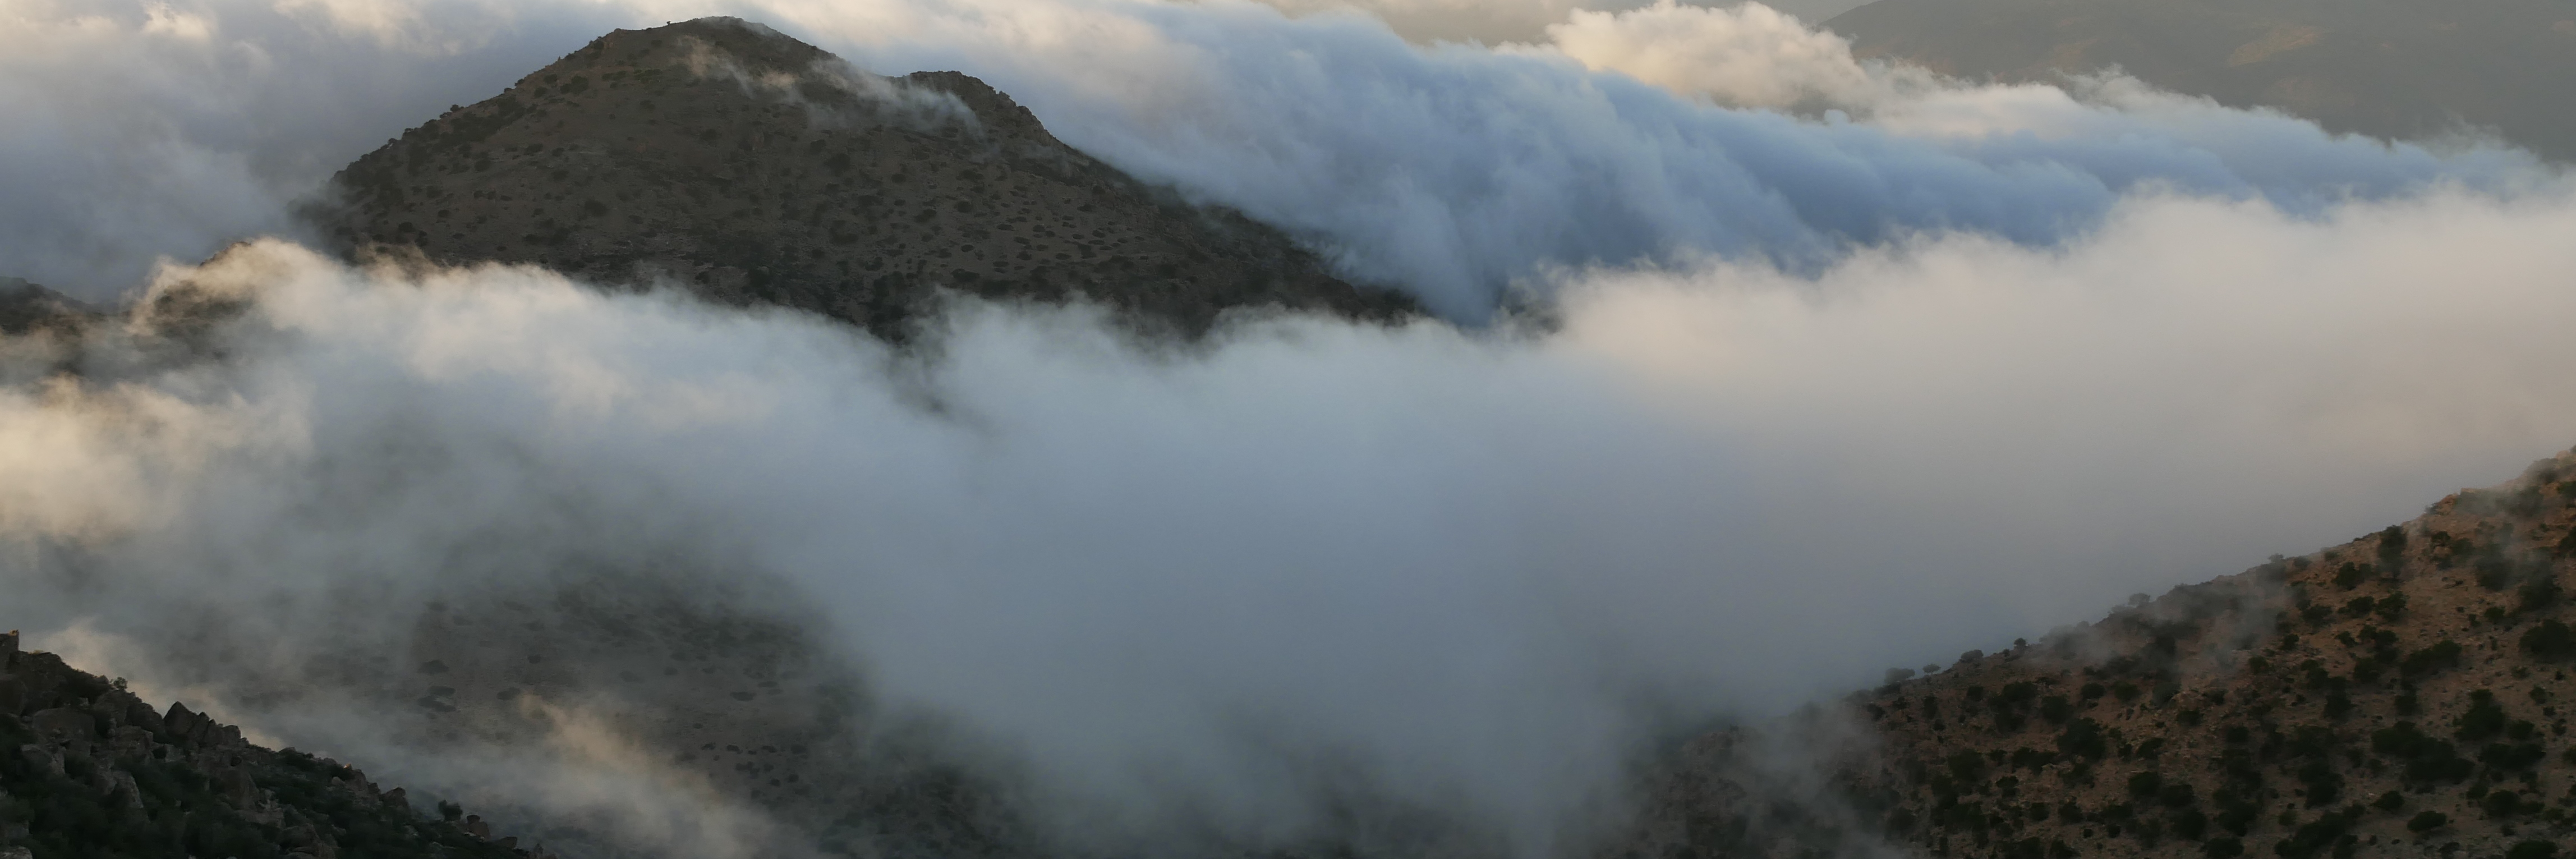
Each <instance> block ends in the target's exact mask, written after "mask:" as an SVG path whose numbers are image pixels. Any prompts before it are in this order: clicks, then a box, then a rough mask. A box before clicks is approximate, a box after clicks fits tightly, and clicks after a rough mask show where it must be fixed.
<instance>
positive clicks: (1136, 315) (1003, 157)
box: [313, 18, 1413, 336]
mask: <svg viewBox="0 0 2576 859" xmlns="http://www.w3.org/2000/svg"><path fill="white" fill-rule="evenodd" d="M334 184H335V188H336V199H335V201H334V202H332V203H329V204H325V205H323V206H321V207H318V208H317V210H316V211H315V212H314V213H313V214H314V217H315V218H316V219H317V220H318V221H319V222H320V224H321V226H322V229H323V231H324V232H325V233H327V234H328V235H330V236H331V237H333V238H334V239H335V240H336V241H338V242H340V243H342V244H343V245H344V249H345V250H349V251H356V252H367V251H370V250H373V251H376V252H383V251H387V250H391V251H394V252H396V253H407V252H409V251H417V252H418V253H419V254H421V255H424V256H425V257H426V258H427V259H429V260H431V261H435V262H441V263H473V262H484V261H499V262H512V263H534V264H539V265H544V266H547V267H549V268H552V269H555V270H558V271H563V272H566V273H570V274H573V275H576V276H579V277H582V278H584V279H587V280H591V281H594V282H601V283H646V282H650V281H652V280H653V279H655V278H663V279H667V280H669V281H672V282H676V283H680V284H684V285H686V286H687V287H689V288H690V289H692V290H693V291H695V292H696V293H697V294H699V295H701V296H704V297H706V298H709V299H712V300H716V301H719V302H723V303H729V304H736V305H749V304H775V305H783V306H787V307H793V308H799V309H803V310H808V311H813V312H817V313H821V314H825V315H827V316H832V317H836V318H839V319H843V320H847V321H850V322H854V323H858V324H860V325H863V326H865V327H867V328H869V329H870V330H872V331H875V332H878V333H880V334H884V335H898V336H899V335H901V334H902V333H903V332H904V331H905V330H907V329H906V322H907V321H908V320H912V319H917V318H919V317H920V316H921V314H922V313H923V312H924V311H925V310H926V309H927V308H928V307H929V305H930V302H931V301H932V299H933V297H934V296H935V295H936V294H937V292H938V290H940V289H943V288H944V289H947V290H953V291H957V292H962V293H969V294H973V295H979V296H983V297H986V298H991V299H996V300H1004V301H1017V300H1039V301H1049V302H1054V301H1063V300H1066V299H1069V298H1072V297H1075V296H1081V297H1085V298H1088V299H1089V300H1092V301H1096V302H1100V303H1102V304H1106V305H1108V306H1110V307H1112V308H1115V309H1117V310H1119V311H1121V312H1122V313H1123V315H1125V316H1126V317H1128V318H1129V319H1130V320H1131V321H1142V322H1146V323H1148V324H1149V326H1150V327H1159V328H1167V329H1177V330H1179V331H1182V332H1185V333H1186V332H1195V331H1203V330H1205V329H1206V328H1207V327H1208V326H1210V325H1211V324H1213V323H1214V321H1215V320H1216V318H1217V316H1218V315H1219V314H1221V313H1224V312H1226V311H1228V310H1234V309H1257V308H1265V307H1275V308H1286V309H1294V310H1311V311H1324V312H1330V313H1335V314H1340V315H1343V316H1347V317H1353V318H1362V319H1394V318H1397V317H1400V316H1403V315H1405V314H1407V313H1408V312H1409V311H1410V310H1411V309H1412V307H1413V305H1412V304H1411V303H1410V302H1409V301H1407V300H1406V299H1404V298H1402V297H1400V296H1398V295H1395V294H1393V293H1388V292H1382V291H1377V290H1369V289H1362V288H1359V287H1355V286H1353V285H1351V284H1349V283H1345V282H1343V281H1341V280H1339V279H1337V278H1335V277H1334V276H1333V275H1332V274H1330V273H1329V272H1327V271H1326V270H1325V268H1324V267H1323V265H1322V264H1321V263H1320V262H1319V261H1318V259H1317V258H1316V257H1315V256H1314V255H1313V254H1311V253H1308V252H1307V251H1305V250H1303V249H1301V248H1299V247H1298V246H1297V245H1296V244H1295V243H1294V242H1292V241H1291V240H1290V239H1289V238H1288V237H1287V236H1286V235H1284V234H1282V233H1280V232H1279V231H1278V230H1276V229H1273V228H1270V227H1268V226H1264V225H1262V224H1259V223H1256V222H1253V221H1251V220H1249V219H1247V218H1244V217H1243V216H1241V215H1239V214H1236V213H1233V212H1230V211H1226V210H1222V209H1216V208H1211V207H1205V206H1195V205H1191V204H1189V203H1187V202H1185V201H1183V200H1182V199H1180V198H1179V197H1178V196H1176V195H1175V194H1173V193H1172V192H1170V191H1168V190H1166V189H1160V188H1155V187H1150V186H1148V185H1146V184H1145V183H1142V182H1139V181H1137V180H1135V179H1133V178H1131V177H1129V176H1127V175H1125V174H1123V173H1121V172H1119V171H1118V170H1116V169H1114V168H1111V167H1109V166H1107V165H1105V164H1103V163H1101V162H1100V161H1098V160H1096V159H1093V158H1091V157H1089V156H1087V155H1084V154H1082V153H1081V152H1078V151H1075V150H1074V149H1073V148H1071V147H1069V146H1066V145H1065V144H1064V143H1062V142H1060V141H1058V140H1056V139H1055V137H1054V136H1053V135H1051V134H1049V133H1048V132H1047V130H1046V128H1045V127H1044V126H1042V125H1040V124H1039V122H1038V120H1037V118H1036V117H1035V116H1034V115H1032V114H1030V113H1029V111H1028V110H1027V109H1025V108H1023V107H1021V106H1019V105H1018V104H1017V103H1015V102H1013V101H1012V100H1011V98H1010V97H1009V96H1007V95H1004V94H1002V93H1000V92H997V91H995V90H994V89H993V88H992V87H989V86H986V85H985V84H984V83H983V82H981V81H978V80H976V79H974V78H971V77H967V76H965V75H962V74H957V73H954V72H931V73H919V74H913V75H910V76H906V77H901V78H888V77H880V76H877V75H873V74H868V73H866V72H862V71H858V70H856V69H854V68H852V67H850V66H849V65H848V64H846V63H843V62H841V61H840V60H838V59H835V58H834V57H832V56H831V55H830V54H828V53H825V52H824V51H822V50H820V49H817V48H815V47H813V46H810V45H806V44H804V43H802V42H798V41H796V40H794V39H790V38H788V37H786V36H783V35H780V34H778V33H777V32H775V31H772V30H769V29H767V28H765V27H762V26H759V25H757V24H751V23H747V22H743V21H739V20H735V19H729V18H709V19H702V20H697V21H690V22H686V23H680V24H673V25H670V26H665V27H658V28H654V29H649V30H620V31H617V32H615V33H611V34H610V35H608V36H605V37H602V38H600V39H598V40H597V41H594V42H592V43H591V44H590V45H588V46H587V47H584V48H582V49H580V50H577V51H574V52H572V53H571V54H570V55H568V56H566V57H564V58H563V59H561V60H559V61H557V62H555V63H554V64H553V65H550V66H547V67H546V68H544V69H542V70H539V71H538V72H536V73H535V74H531V75H529V76H527V77H526V78H524V79H522V80H520V81H519V82H518V84H517V85H516V86H513V87H511V88H510V89H509V90H508V91H506V92H503V93H502V94H500V95H498V96H495V97H493V98H491V99H489V100H486V101H483V102H481V103H479V104H475V105H472V106H470V107H459V108H454V109H452V110H450V111H448V112H447V113H446V114H445V115H442V116H440V117H439V118H438V119H436V120H435V121H432V122H429V123H428V124H425V125H422V126H420V127H418V128H414V129H411V130H410V131H408V132H405V133H404V134H403V136H402V137H401V138H400V139H397V140H392V141H389V142H387V143H386V144H385V145H384V147H382V148H380V149H377V150H376V151H374V152H371V153H368V154H367V155H366V156H364V157H361V158H359V159H358V160H357V162H356V163H354V164H351V165H350V166H349V167H348V168H347V169H346V170H343V171H342V172H341V173H340V174H339V175H338V177H337V178H336V181H335V183H334Z"/></svg>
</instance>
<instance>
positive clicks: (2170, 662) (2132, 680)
mask: <svg viewBox="0 0 2576 859" xmlns="http://www.w3.org/2000/svg"><path fill="white" fill-rule="evenodd" d="M2571 555H2576V453H2571V454H2562V455H2560V456H2559V457H2557V458H2554V459H2551V460H2544V461H2542V462H2541V463H2539V464H2537V465H2534V466H2533V467H2532V469H2531V470H2530V471H2529V472H2527V473H2526V474H2525V475H2524V476H2523V477H2522V478H2521V479H2519V480H2517V481H2514V482H2512V483H2508V484H2506V485H2504V486H2500V487H2497V488H2494V489H2489V490H2484V491H2466V492H2462V493H2460V494H2458V495H2455V496H2452V497H2450V498H2446V499H2443V500H2442V501H2441V502H2440V503H2438V504H2435V505H2434V506H2433V507H2432V509H2431V510H2430V512H2428V513H2427V514H2426V515H2425V516H2423V517H2422V518H2419V519H2416V520H2415V521H2412V522H2408V523H2406V524H2404V525H2400V526H2395V527H2392V528H2389V529H2387V530H2385V531H2382V532H2378V533H2375V534H2372V535H2369V536H2367V537H2364V538H2362V539H2359V540H2355V541H2352V542H2350V543H2346V544H2344V545H2341V546H2336V547H2333V548H2330V549H2326V550H2324V551H2321V552H2317V553H2315V554H2311V555H2307V556H2304V557H2299V558H2287V559H2278V560H2275V561H2273V562H2271V563H2268V564H2265V565H2263V566H2261V567H2257V568H2255V569H2253V570H2250V571H2248V572H2245V573H2242V574H2239V575H2235V576H2228V577H2225V578H2221V579H2218V580H2215V581H2212V582H2208V583H2205V584H2200V585H2193V586H2188V587H2182V588H2176V589H2174V590H2173V591H2172V592H2171V593H2168V594H2166V595H2165V596H2164V597H2162V598H2160V599H2155V600H2148V599H2146V598H2145V597H2144V596H2139V597H2134V598H2132V600H2131V602H2132V605H2131V606H2130V607H2128V608H2124V609H2121V610H2119V611H2115V612H2113V613H2112V614H2111V615H2110V616H2109V617H2108V618H2106V619H2104V620H2103V621H2101V622H2099V623H2096V624H2092V625H2091V626H2090V627H2089V628H2086V629H2081V630H2070V631H2064V632H2061V633H2060V634H2057V635H2053V636H2051V637H2050V638H2049V639H2047V640H2044V641H2041V642H2039V643H2037V644H2024V643H2020V642H2015V644H2014V646H2013V647H2011V648H2010V649H2007V650H2004V651H2002V652H1999V653H1995V654H1992V655H1986V654H1973V653H1972V654H1970V655H1968V657H1967V658H1962V659H1961V660H1960V661H1959V662H1958V663H1957V664H1956V665H1953V666H1952V667H1951V668H1950V669H1949V670H1947V671H1942V672H1939V673H1937V674H1934V675H1931V676H1928V677H1922V678H1913V679H1903V680H1897V681H1896V682H1891V683H1890V684H1888V685H1887V686H1884V687H1882V688H1879V689H1877V690H1875V691H1871V692H1864V693H1859V694H1855V695H1853V696H1852V697H1851V698H1850V699H1849V700H1848V701H1846V702H1845V703H1844V704H1843V705H1842V709H1843V715H1844V716H1846V717H1848V723H1849V724H1853V725H1856V726H1858V728H1857V730H1856V732H1855V733H1854V734H1853V735H1851V736H1846V737H1841V738H1832V737H1826V738H1822V739H1821V740H1819V739H1817V738H1809V740H1806V741H1802V742H1804V743H1805V745H1806V751H1807V752H1808V753H1810V754H1813V755H1815V756H1817V758H1818V759H1822V760H1825V761H1828V762H1829V766H1830V767H1832V768H1833V770H1834V773H1833V777H1832V780H1831V783H1830V786H1829V787H1820V788H1818V789H1817V790H1815V791H1813V792H1812V794H1811V795H1809V796H1806V797H1804V798H1803V801H1793V800H1797V799H1799V798H1798V797H1796V796H1794V792H1784V791H1782V790H1779V789H1777V788H1778V782H1777V781H1776V780H1771V779H1766V777H1764V776H1762V775H1761V773H1760V771H1759V768H1758V767H1753V766H1750V765H1749V764H1748V762H1749V761H1751V760H1753V759H1754V758H1756V757H1758V755H1754V754H1751V753H1750V752H1749V751H1748V750H1749V749H1753V748H1756V747H1758V746H1760V745H1761V744H1762V743H1763V742H1764V740H1763V739H1762V738H1760V737H1757V736H1756V735H1755V734H1753V733H1751V732H1725V733H1720V734H1715V735H1710V736H1707V737H1704V738H1702V739H1700V740H1699V741H1697V742H1696V743H1694V744H1693V745H1692V747H1691V748H1690V749H1688V750H1687V751H1686V752H1685V753H1684V754H1683V755H1682V756H1680V757H1678V758H1677V759H1676V760H1675V761H1674V762H1673V763H1672V764H1671V765H1670V766H1669V767H1668V768H1667V770H1666V771H1665V772H1664V773H1663V774H1662V775H1661V776H1660V777H1659V779H1660V781H1659V786H1658V789H1657V792H1656V796H1657V801H1656V807H1655V810H1654V812H1653V813H1652V814H1650V815H1649V823H1648V824H1647V825H1646V826H1645V827H1644V828H1643V830H1642V831H1641V833H1640V834H1639V836H1638V839H1639V843H1640V846H1639V849H1641V850H1644V851H1646V852H1655V851H1656V850H1658V849H1659V848H1670V847H1672V846H1674V845H1691V846H1693V847H1695V848H1697V849H1712V848H1713V849H1717V850H1719V851H1720V853H1721V854H1725V853H1726V851H1729V850H1733V851H1735V854H1736V855H1794V854H1796V853H1797V852H1798V851H1800V850H1805V849H1810V848H1815V849H1821V850H1825V851H1828V852H1857V851H1860V850H1862V849H1865V848H1866V847H1867V846H1868V845H1869V844H1870V843H1872V842H1873V841H1875V839H1876V837H1877V836H1878V835H1879V834H1880V833H1882V832H1883V833H1884V834H1885V836H1886V837H1887V838H1888V839H1889V840H1891V841H1894V842H1896V843H1897V844H1899V845H1904V846H1908V847H1911V848H1914V849H1919V850H1923V851H1927V852H1929V853H1931V854H1933V855H1952V856H2009V857H2019V856H2032V857H2037V856H2079V855H2080V856H2106V855H2107V856H2174V857H2183V856H2210V857H2227V856H2238V855H2245V856H2279V857H2289V859H2300V857H2311V856H2354V855H2371V856H2430V855H2440V856H2446V857H2447V856H2455V855H2456V856H2466V857H2490V856H2498V855H2503V856H2510V857H2515V859H2532V857H2546V856H2549V855H2552V854H2553V852H2554V851H2555V849H2556V848H2555V847H2554V846H2552V845H2557V844H2562V843H2568V842H2571V841H2576V741H2571V738H2570V737H2569V736H2568V722H2569V718H2570V713H2569V712H2568V710H2567V708H2568V707H2570V706H2571V703H2570V702H2571V697H2576V682H2571V681H2570V680H2569V671H2570V668H2571V666H2570V665H2569V662H2570V661H2571V659H2576V631H2571V628H2570V627H2569V626H2568V625H2567V620H2569V619H2570V617H2571V615H2576V610H2571V606H2570V604H2569V602H2568V600H2567V599H2566V598H2565V596H2564V590H2563V589H2564V587H2565V584H2566V582H2567V581H2568V579H2569V576H2570V574H2571V570H2570V567H2571V563H2570V557H2571ZM1910 674H1912V672H1911V671H1906V670H1902V669H1900V670H1897V671H1893V672H1891V677H1892V678H1895V677H1901V676H1903V675H1910ZM1793 745H1795V743H1793Z"/></svg>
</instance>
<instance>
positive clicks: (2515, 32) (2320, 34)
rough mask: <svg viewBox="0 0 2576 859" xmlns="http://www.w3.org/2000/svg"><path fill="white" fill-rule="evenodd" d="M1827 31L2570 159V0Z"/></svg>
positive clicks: (2053, 3)
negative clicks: (2478, 133) (2498, 142)
mask: <svg viewBox="0 0 2576 859" xmlns="http://www.w3.org/2000/svg"><path fill="white" fill-rule="evenodd" d="M1826 26H1827V27H1828V28H1830V29H1832V30H1833V31H1835V32H1837V33H1841V34H1843V35H1844V36H1847V37H1850V38H1851V40H1852V50H1853V53H1855V54H1857V55H1859V56H1861V57H1863V58H1871V59H1887V60H1901V61H1904V62H1909V63H1914V64H1917V65H1921V66H1925V67H1928V68H1931V69H1933V70H1934V71H1939V72H1943V73H1946V74H1951V75H1958V76H1963V77H1969V78H1989V77H1991V78H1995V79H1999V80H2003V81H2049V80H2053V79H2055V78H2056V77H2057V76H2059V75H2062V74H2067V73H2087V72H2096V71H2101V70H2104V69H2107V68H2111V67H2113V66H2117V67H2119V68H2121V69H2122V70H2125V71H2127V72H2128V73H2129V74H2132V75H2136V76H2137V77H2138V78H2140V79H2142V80H2145V81H2146V82H2148V83H2151V84H2154V85H2156V86H2159V87H2163V88H2166V89H2170V90H2174V91H2177V92H2183V93H2189V94H2192V95H2201V96H2208V97H2210V98H2214V99H2217V100H2218V101H2219V102H2221V103H2224V104H2228V105H2233V106H2237V107H2254V106H2264V107H2275V108H2280V109H2282V110H2284V111H2288V112H2290V113H2292V114H2296V115H2299V116H2303V117H2307V118H2309V119H2313V120H2316V121H2317V122H2318V123H2319V124H2322V125H2324V126H2325V127H2326V128H2328V129H2331V130H2335V131H2349V132H2359V133H2363V134H2370V135H2375V136H2379V137H2384V138H2400V139H2415V138H2424V137H2428V136H2433V135H2438V134H2441V133H2444V132H2446V131H2450V130H2452V129H2455V128H2457V127H2459V126H2461V125H2463V124H2465V125H2471V126H2478V127H2484V128H2492V129H2496V130H2499V131H2501V132H2502V134H2503V135H2504V137H2505V138H2506V139H2507V140H2510V141H2513V142H2514V143H2517V144H2520V145H2522V146H2525V147H2529V148H2531V149H2533V150H2534V151H2537V152H2539V153H2540V154H2541V155H2542V156H2544V157H2548V158H2551V159H2556V160H2561V161H2566V160H2576V110H2570V109H2569V107H2568V105H2569V104H2570V100H2569V97H2568V94H2567V82H2568V81H2571V80H2576V4H2571V3H2569V2H2566V0H2229V2H2218V0H1879V2H1876V3H1872V4H1869V5H1867V6H1863V7H1860V8H1858V9H1854V10H1852V11H1850V12H1846V13H1843V14H1842V15H1840V16H1837V17H1835V18H1834V19H1832V20H1830V21H1827V22H1826Z"/></svg>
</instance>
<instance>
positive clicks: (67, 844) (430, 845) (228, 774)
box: [0, 632, 551, 859]
mask: <svg viewBox="0 0 2576 859" xmlns="http://www.w3.org/2000/svg"><path fill="white" fill-rule="evenodd" d="M0 749H5V750H6V752H7V753H6V754H5V755H0V859H118V857H137V859H141V857H181V856H207V857H227V856H228V857H237V859H278V857H285V859H335V857H349V859H377V857H453V859H469V857H490V859H503V857H547V856H550V855H551V854H548V853H546V852H544V851H543V850H533V849H521V848H519V847H518V839H517V838H515V837H508V836H505V837H501V838H499V839H494V838H493V837H492V835H493V833H492V830H491V826H490V824H488V823H486V822H484V820H483V819H482V817H480V816H479V815H468V814H465V813H463V810H462V809H461V808H458V807H457V806H454V805H450V804H444V803H442V804H439V805H438V806H437V807H436V808H435V809H418V810H416V809H414V808H413V807H412V805H411V801H410V799H409V798H408V797H407V796H406V795H405V792H404V790H403V789H402V788H394V789H392V790H382V789H380V788H379V787H378V786H377V785H376V784H375V783H373V782H370V781H368V780H367V775H366V774H365V773H362V772H359V771H357V770H355V769H352V768H350V767H347V766H343V765H341V764H340V763H338V762H335V761H332V760H329V759H327V758H318V757H314V756H312V755H308V754H305V753H303V752H298V751H296V750H294V749H285V750H282V751H272V750H269V749H265V748H261V747H259V746H257V745H253V744H251V743H248V742H245V741H243V739H242V735H241V730H240V729H239V728H236V727H234V726H231V725H224V724H220V723H217V722H216V721H215V720H213V719H211V718H208V717H206V716H203V715H200V714H197V713H194V712H191V711H190V710H189V709H188V707H187V706H186V705H185V704H172V705H170V708H169V709H168V711H166V712H164V711H161V710H156V709H154V708H153V707H152V706H151V705H148V704H145V703H144V702H143V701H142V700H141V699H138V698H136V697H135V696H134V695H132V694H130V693H128V692H126V691H125V684H124V682H123V681H121V680H119V681H110V680H106V679H102V678H99V677H96V676H92V675H89V674H85V673H82V672H80V671H78V670H75V669H73V668H71V667H69V666H67V665H65V664H63V661H62V660H61V659H59V658H57V657H55V656H54V655H53V654H50V653H38V652H21V651H20V650H19V649H18V634H17V633H14V632H12V633H8V634H5V635H0ZM422 812H428V813H427V814H423V813H422Z"/></svg>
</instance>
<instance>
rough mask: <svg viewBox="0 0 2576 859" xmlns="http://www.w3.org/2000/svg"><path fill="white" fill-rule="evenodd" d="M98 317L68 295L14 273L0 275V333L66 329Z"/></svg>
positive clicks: (65, 331) (86, 306) (77, 326)
mask: <svg viewBox="0 0 2576 859" xmlns="http://www.w3.org/2000/svg"><path fill="white" fill-rule="evenodd" d="M97 318H99V314H98V312H97V311H95V310H92V309H91V308H90V307H89V306H88V305H85V304H82V303H80V302H78V301H74V300H72V298H71V296H68V295H64V294H62V293H59V292H55V291H53V290H50V289H46V288H44V287H41V286H37V285H35V284H32V283H28V282H26V281H24V280H20V279H18V278H14V277H0V335H12V334H31V333H34V332H37V331H56V332H62V333H69V332H71V331H75V330H78V329H79V328H80V327H82V326H84V325H87V324H89V323H90V322H92V321H95V320H96V319H97Z"/></svg>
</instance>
